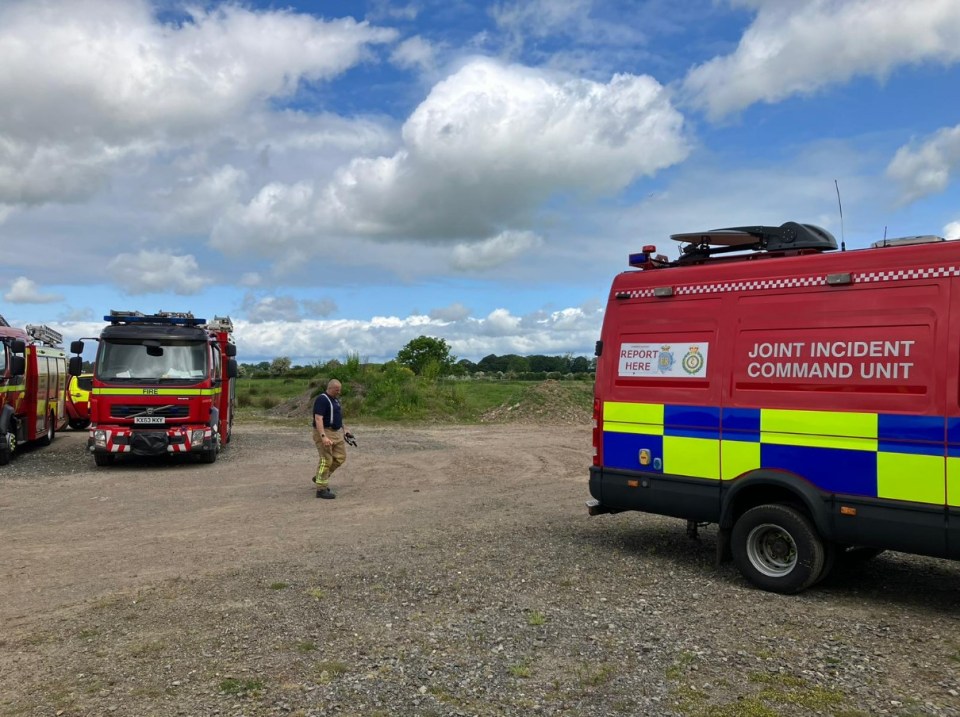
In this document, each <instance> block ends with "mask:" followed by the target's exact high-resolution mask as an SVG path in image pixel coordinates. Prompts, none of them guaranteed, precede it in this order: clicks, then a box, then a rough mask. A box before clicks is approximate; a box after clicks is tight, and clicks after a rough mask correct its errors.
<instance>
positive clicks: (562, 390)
mask: <svg viewBox="0 0 960 717" xmlns="http://www.w3.org/2000/svg"><path fill="white" fill-rule="evenodd" d="M354 371H355V373H354V375H352V376H350V375H344V376H343V377H342V378H341V377H340V376H338V378H340V380H341V381H343V393H342V395H341V402H342V404H343V408H344V413H345V416H346V417H347V421H348V422H363V423H382V422H390V421H429V422H457V423H477V422H480V421H482V420H490V419H491V418H502V419H512V418H514V417H527V418H531V419H533V418H536V417H537V416H557V415H561V414H562V415H574V416H576V415H579V414H580V413H582V414H583V415H585V416H589V412H590V410H591V404H592V401H593V381H592V380H589V379H586V380H584V379H581V380H565V381H509V380H457V379H425V378H421V377H418V376H414V375H413V374H412V373H411V372H410V371H407V370H405V369H393V370H390V369H387V370H383V369H380V368H378V367H362V368H356V367H355V369H354ZM326 381H327V377H326V376H323V375H318V376H315V377H313V378H276V377H275V378H241V379H238V381H237V406H238V409H237V418H238V420H244V419H248V420H257V419H262V418H264V417H272V418H291V419H294V420H299V419H306V418H307V417H308V416H309V415H310V406H311V405H312V400H311V396H315V395H316V394H317V393H318V392H320V391H322V390H323V388H324V387H325V386H326Z"/></svg>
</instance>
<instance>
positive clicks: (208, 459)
mask: <svg viewBox="0 0 960 717" xmlns="http://www.w3.org/2000/svg"><path fill="white" fill-rule="evenodd" d="M219 452H220V434H219V433H214V434H213V446H212V447H211V450H209V451H204V452H203V453H200V454H198V455H197V460H198V461H199V462H200V463H216V462H217V454H218V453H219Z"/></svg>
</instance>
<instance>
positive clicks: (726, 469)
mask: <svg viewBox="0 0 960 717" xmlns="http://www.w3.org/2000/svg"><path fill="white" fill-rule="evenodd" d="M759 467H760V444H759V443H758V442H757V441H721V442H720V468H721V470H720V479H721V480H733V479H734V478H739V477H740V476H742V475H743V474H744V473H747V472H749V471H753V470H756V469H757V468H759Z"/></svg>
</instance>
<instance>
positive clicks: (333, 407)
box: [313, 392, 343, 431]
mask: <svg viewBox="0 0 960 717" xmlns="http://www.w3.org/2000/svg"><path fill="white" fill-rule="evenodd" d="M313 415H315V416H316V415H320V416H323V427H324V428H332V429H333V430H335V431H339V430H340V429H341V428H343V413H341V411H340V401H339V400H338V399H336V398H331V397H330V395H329V394H327V393H326V392H324V393H321V394H320V395H319V396H317V400H316V401H314V402H313Z"/></svg>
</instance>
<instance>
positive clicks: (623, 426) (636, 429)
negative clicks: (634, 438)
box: [603, 421, 663, 436]
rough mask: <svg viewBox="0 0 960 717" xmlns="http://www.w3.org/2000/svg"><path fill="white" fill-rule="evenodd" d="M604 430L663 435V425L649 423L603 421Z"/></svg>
mask: <svg viewBox="0 0 960 717" xmlns="http://www.w3.org/2000/svg"><path fill="white" fill-rule="evenodd" d="M603 430H605V431H612V432H613V433H641V434H643V435H645V436H662V435H663V426H662V425H660V426H652V425H650V424H649V423H613V422H611V421H604V422H603Z"/></svg>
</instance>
